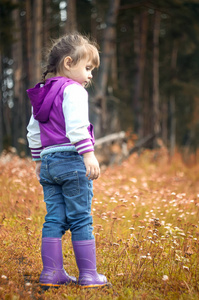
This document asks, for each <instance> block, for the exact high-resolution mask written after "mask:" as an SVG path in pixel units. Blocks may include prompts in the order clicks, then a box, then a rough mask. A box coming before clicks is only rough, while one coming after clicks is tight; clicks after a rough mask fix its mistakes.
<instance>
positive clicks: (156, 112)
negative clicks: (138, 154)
mask: <svg viewBox="0 0 199 300" xmlns="http://www.w3.org/2000/svg"><path fill="white" fill-rule="evenodd" d="M160 18H161V14H160V12H159V11H155V15H154V29H153V95H152V99H153V132H154V134H155V136H156V138H157V135H158V134H159V132H160V108H159V32H160ZM156 138H155V140H154V146H156V144H157V143H156Z"/></svg>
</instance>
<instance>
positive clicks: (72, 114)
mask: <svg viewBox="0 0 199 300" xmlns="http://www.w3.org/2000/svg"><path fill="white" fill-rule="evenodd" d="M63 98H64V99H63V104H62V107H63V113H64V118H65V126H66V137H67V138H69V140H70V142H71V143H72V144H75V143H77V142H79V141H82V140H86V139H90V134H89V132H88V129H87V127H88V126H89V125H90V122H89V117H88V94H87V91H86V90H85V89H84V88H83V87H81V86H79V85H77V84H71V85H69V86H67V87H66V88H65V90H64V95H63Z"/></svg>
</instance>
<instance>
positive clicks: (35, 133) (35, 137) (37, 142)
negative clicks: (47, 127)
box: [27, 115, 42, 160]
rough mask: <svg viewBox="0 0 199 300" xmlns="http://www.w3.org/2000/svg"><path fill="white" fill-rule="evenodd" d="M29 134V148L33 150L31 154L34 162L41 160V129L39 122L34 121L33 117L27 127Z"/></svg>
mask: <svg viewBox="0 0 199 300" xmlns="http://www.w3.org/2000/svg"><path fill="white" fill-rule="evenodd" d="M27 130H28V134H27V140H28V144H29V148H30V149H31V154H32V157H33V159H34V160H39V159H40V152H41V150H42V144H41V137H40V127H39V122H38V121H37V120H35V119H34V117H33V115H32V116H31V118H30V121H29V124H28V126H27Z"/></svg>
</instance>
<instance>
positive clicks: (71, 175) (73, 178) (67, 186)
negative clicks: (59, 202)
mask: <svg viewBox="0 0 199 300" xmlns="http://www.w3.org/2000/svg"><path fill="white" fill-rule="evenodd" d="M55 181H56V182H57V184H59V185H61V186H62V192H63V195H64V196H68V197H73V196H77V195H79V194H80V186H79V177H78V172H77V171H71V172H67V173H65V174H63V175H60V176H57V177H55Z"/></svg>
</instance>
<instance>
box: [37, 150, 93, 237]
mask: <svg viewBox="0 0 199 300" xmlns="http://www.w3.org/2000/svg"><path fill="white" fill-rule="evenodd" d="M85 174H86V168H85V165H84V162H83V156H82V155H79V154H78V153H77V152H74V151H65V152H56V153H50V154H46V155H44V156H43V157H42V164H41V172H40V183H41V185H42V186H43V191H44V201H45V203H46V210H47V214H46V216H45V223H44V224H43V229H42V237H54V238H60V237H62V235H63V234H64V233H65V231H66V230H69V229H70V231H71V233H72V240H73V241H80V240H91V239H94V236H93V234H92V231H93V227H92V223H93V219H92V216H91V203H92V197H93V182H92V180H89V179H88V178H87V177H86V176H85Z"/></svg>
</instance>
